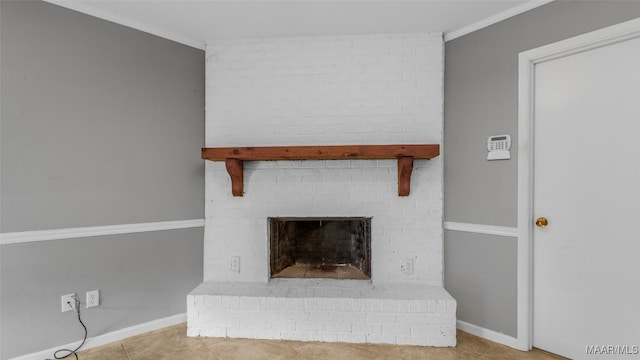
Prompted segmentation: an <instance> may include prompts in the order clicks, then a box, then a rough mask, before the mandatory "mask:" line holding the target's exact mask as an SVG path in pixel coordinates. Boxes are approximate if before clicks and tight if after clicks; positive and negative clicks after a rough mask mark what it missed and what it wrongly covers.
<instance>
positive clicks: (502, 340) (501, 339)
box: [456, 320, 518, 349]
mask: <svg viewBox="0 0 640 360" xmlns="http://www.w3.org/2000/svg"><path fill="white" fill-rule="evenodd" d="M456 325H457V327H458V329H460V330H462V331H465V332H468V333H469V334H472V335H475V336H479V337H481V338H483V339H487V340H490V341H493V342H497V343H498V344H502V345H506V346H509V347H512V348H514V349H517V348H518V347H517V343H518V339H516V338H514V337H511V336H509V335H505V334H502V333H499V332H496V331H493V330H489V329H485V328H483V327H480V326H477V325H473V324H470V323H468V322H465V321H462V320H458V321H456Z"/></svg>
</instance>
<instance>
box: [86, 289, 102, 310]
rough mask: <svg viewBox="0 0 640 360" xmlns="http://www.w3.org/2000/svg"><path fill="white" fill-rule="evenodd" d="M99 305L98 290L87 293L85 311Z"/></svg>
mask: <svg viewBox="0 0 640 360" xmlns="http://www.w3.org/2000/svg"><path fill="white" fill-rule="evenodd" d="M99 305H100V290H91V291H87V309H88V308H90V307H94V306H99Z"/></svg>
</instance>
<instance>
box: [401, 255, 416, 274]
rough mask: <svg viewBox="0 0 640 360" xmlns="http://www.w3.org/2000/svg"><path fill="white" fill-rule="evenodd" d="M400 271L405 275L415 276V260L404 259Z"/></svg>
mask: <svg viewBox="0 0 640 360" xmlns="http://www.w3.org/2000/svg"><path fill="white" fill-rule="evenodd" d="M400 271H402V273H403V274H405V275H410V274H413V259H404V261H403V262H402V265H400Z"/></svg>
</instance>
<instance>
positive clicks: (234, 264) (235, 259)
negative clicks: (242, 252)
mask: <svg viewBox="0 0 640 360" xmlns="http://www.w3.org/2000/svg"><path fill="white" fill-rule="evenodd" d="M231 271H233V272H237V273H239V272H240V256H232V257H231Z"/></svg>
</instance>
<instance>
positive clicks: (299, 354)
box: [78, 323, 563, 360]
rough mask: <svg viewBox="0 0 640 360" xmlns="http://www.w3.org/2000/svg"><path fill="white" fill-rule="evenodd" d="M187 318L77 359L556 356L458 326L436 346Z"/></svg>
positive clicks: (539, 359) (526, 359) (544, 359)
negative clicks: (266, 335) (197, 328)
mask: <svg viewBox="0 0 640 360" xmlns="http://www.w3.org/2000/svg"><path fill="white" fill-rule="evenodd" d="M186 332H187V325H186V323H183V324H179V325H175V326H171V327H167V328H164V329H160V330H156V331H152V332H149V333H146V334H142V335H138V336H134V337H130V338H127V339H124V340H122V341H120V342H115V343H112V344H107V345H104V346H100V347H96V348H93V349H89V350H85V351H81V352H79V353H78V356H79V358H80V360H102V359H109V360H152V359H153V360H163V359H185V360H235V359H238V360H258V359H268V360H280V359H282V360H284V359H301V360H312V359H313V360H315V359H330V360H342V359H345V360H346V359H349V360H358V359H363V360H383V359H401V360H414V359H416V360H417V359H420V360H431V359H438V360H467V359H474V360H490V359H496V360H507V359H518V360H557V359H563V358H562V357H558V356H555V355H553V354H549V353H546V352H544V351H540V350H535V349H534V350H533V351H530V352H521V351H518V350H514V349H511V348H509V347H506V346H503V345H500V344H496V343H493V342H491V341H488V340H485V339H482V338H479V337H477V336H473V335H470V334H468V333H465V332H463V331H458V346H456V347H455V348H434V347H420V346H393V345H374V344H345V343H320V342H302V341H286V340H246V339H224V338H190V337H187V336H186Z"/></svg>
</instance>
